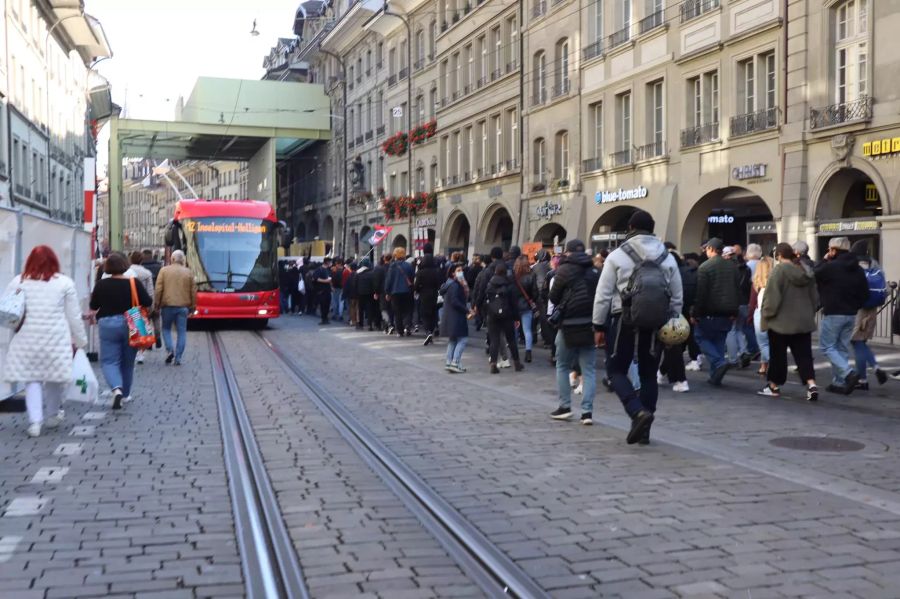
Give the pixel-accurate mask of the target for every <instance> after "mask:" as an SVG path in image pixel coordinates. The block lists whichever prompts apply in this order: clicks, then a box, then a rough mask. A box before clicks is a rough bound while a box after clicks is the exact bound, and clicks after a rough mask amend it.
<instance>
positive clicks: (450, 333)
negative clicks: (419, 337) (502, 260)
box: [439, 264, 469, 373]
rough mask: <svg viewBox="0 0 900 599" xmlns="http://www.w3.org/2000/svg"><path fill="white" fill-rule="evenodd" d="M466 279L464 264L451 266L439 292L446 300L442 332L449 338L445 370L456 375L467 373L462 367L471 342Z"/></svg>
mask: <svg viewBox="0 0 900 599" xmlns="http://www.w3.org/2000/svg"><path fill="white" fill-rule="evenodd" d="M465 277H466V275H465V268H464V266H463V265H462V264H451V265H450V267H449V268H448V269H447V280H446V281H444V284H443V285H441V288H440V291H439V293H440V294H441V297H443V298H444V309H443V310H442V311H441V325H440V331H441V335H443V336H445V337H446V338H447V357H446V359H445V364H444V368H445V369H446V370H447V371H448V372H454V373H463V372H465V371H466V369H465V368H463V365H462V355H463V351H465V349H466V344H467V343H468V341H469V322H468V317H469V313H468V308H467V305H466V300H467V298H468V295H469V285H468V282H467V281H466V278H465Z"/></svg>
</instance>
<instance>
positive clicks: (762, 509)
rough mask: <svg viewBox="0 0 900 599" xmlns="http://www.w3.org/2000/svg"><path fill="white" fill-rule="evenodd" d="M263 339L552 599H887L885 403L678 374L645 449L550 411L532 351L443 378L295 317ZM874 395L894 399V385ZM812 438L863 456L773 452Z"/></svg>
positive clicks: (602, 412)
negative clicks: (677, 385) (806, 395)
mask: <svg viewBox="0 0 900 599" xmlns="http://www.w3.org/2000/svg"><path fill="white" fill-rule="evenodd" d="M272 328H273V329H274V330H272V331H269V332H268V333H267V335H270V336H271V338H272V339H273V340H274V341H276V342H277V343H279V344H281V345H282V346H283V347H284V348H285V349H286V350H288V351H290V352H291V353H293V354H294V355H295V356H296V357H297V359H298V361H299V362H300V364H301V365H302V366H304V367H307V368H308V369H309V370H310V372H311V373H312V374H313V375H314V376H315V377H316V378H317V380H318V381H319V382H320V384H322V385H324V386H325V387H326V388H328V389H329V390H331V391H332V392H333V393H335V394H336V396H337V397H338V398H340V399H341V400H342V401H343V402H344V403H345V404H346V405H347V406H348V407H349V408H350V409H352V410H353V411H354V412H355V413H356V415H357V417H359V418H361V419H362V420H363V421H364V422H366V423H367V425H368V426H369V427H370V428H371V429H372V431H373V432H374V433H376V434H377V435H378V436H379V437H380V438H381V439H382V440H383V441H384V442H385V443H386V444H387V445H388V446H389V447H391V449H393V450H394V451H395V452H396V453H397V454H398V455H400V456H401V457H402V458H403V459H404V460H405V461H406V462H407V463H408V464H409V465H410V466H411V467H413V468H414V469H415V470H416V471H417V472H418V473H419V474H420V475H421V476H422V477H423V478H424V479H425V480H426V481H427V482H428V483H429V484H431V485H432V486H433V487H434V488H435V489H436V490H437V491H438V492H439V493H441V494H442V495H443V496H444V497H445V498H446V499H447V500H448V501H450V502H451V503H452V504H453V505H454V506H455V507H456V508H457V509H458V510H460V511H461V512H462V513H463V514H464V515H466V516H467V517H468V518H469V519H470V520H471V521H472V522H473V524H475V525H476V526H478V527H479V528H480V529H481V531H482V532H483V533H485V534H486V535H487V536H488V537H489V538H490V539H491V540H492V541H493V542H495V543H496V544H498V545H499V546H500V547H501V548H502V549H504V550H505V551H506V552H507V553H508V554H509V555H510V556H511V557H512V558H514V559H515V560H516V561H517V563H518V564H519V565H520V566H521V567H522V568H523V569H524V570H525V571H527V572H528V573H530V574H531V575H532V576H534V577H535V579H536V580H537V581H538V582H539V583H540V584H541V585H542V586H544V587H545V588H546V589H548V591H550V592H551V594H552V595H553V596H554V597H597V596H604V597H606V596H623V597H629V598H631V597H688V596H690V597H693V596H719V597H748V598H750V597H752V598H754V599H758V598H760V597H784V596H788V597H798V596H808V597H866V598H872V597H886V598H887V597H892V598H896V597H897V596H898V595H900V591H898V589H900V495H898V493H897V488H898V480H900V467H898V466H900V464H898V460H897V457H896V452H895V450H894V448H893V447H892V444H893V438H894V437H895V436H896V431H897V430H898V420H897V418H896V417H895V416H894V414H893V413H892V408H891V407H890V406H888V407H887V408H885V409H884V410H882V409H880V408H879V407H878V406H877V405H875V406H869V407H870V408H871V409H870V410H868V411H866V412H861V411H858V410H854V408H853V406H854V405H855V404H856V402H859V403H863V402H866V401H868V400H867V399H866V398H865V397H863V396H862V395H859V396H857V395H854V396H851V397H850V398H839V399H838V398H835V399H834V400H832V399H831V398H830V397H829V396H828V395H827V394H825V395H823V399H822V401H820V402H819V404H818V405H812V404H807V403H805V402H802V403H801V402H797V401H791V400H787V399H783V400H772V399H766V398H761V397H757V396H756V395H754V394H753V391H755V388H756V386H757V385H758V381H757V380H755V379H753V378H752V377H750V376H748V375H746V374H738V375H735V376H734V377H731V378H730V379H727V386H726V387H725V388H723V389H720V390H714V389H711V388H709V387H707V386H705V384H704V383H702V382H701V380H702V377H703V375H704V373H692V374H698V376H696V377H693V378H692V379H691V383H692V392H691V393H689V394H686V395H675V394H673V393H672V392H671V391H668V390H664V391H663V392H662V394H661V400H660V410H659V412H658V415H659V420H658V423H657V424H654V428H653V432H654V439H655V442H654V443H653V444H652V445H651V446H650V447H637V446H635V447H630V446H627V445H626V444H625V443H624V433H623V429H624V428H625V426H626V425H627V421H626V419H625V418H624V416H623V414H622V409H621V406H620V404H619V403H618V401H617V400H615V399H614V398H613V397H612V396H611V395H610V394H609V393H607V392H605V391H603V392H602V393H601V394H600V396H599V397H598V399H597V401H596V403H595V409H594V416H595V421H596V420H599V422H600V424H601V425H600V426H594V427H584V426H581V425H579V424H577V422H571V423H560V422H555V421H552V420H551V419H550V418H549V417H548V414H549V412H550V411H551V410H552V409H553V408H554V407H555V406H556V398H555V382H554V379H553V372H552V371H551V369H550V367H549V365H548V364H547V363H546V357H545V355H544V354H542V353H539V354H538V356H537V357H536V363H534V364H531V365H526V366H527V370H526V371H525V372H524V373H521V374H515V373H512V372H511V371H510V370H504V371H502V373H501V374H500V375H498V376H490V375H488V374H487V360H486V359H485V358H484V353H483V350H482V349H481V348H480V347H478V344H477V343H475V344H473V345H474V346H473V347H470V348H469V349H468V350H467V352H466V356H465V358H464V362H466V363H467V364H466V365H467V366H468V368H469V372H468V373H467V374H465V375H450V374H448V373H446V372H444V371H443V353H444V352H443V350H444V348H443V346H442V340H439V341H438V344H437V345H436V346H434V347H429V348H423V347H422V346H421V337H413V338H412V339H404V340H400V339H398V338H396V337H393V338H388V337H385V336H383V335H380V334H376V333H357V332H355V331H352V330H350V329H349V328H348V327H346V326H339V325H338V326H332V327H329V328H321V329H320V328H317V327H316V325H315V324H313V319H311V318H303V317H288V318H282V319H280V320H279V321H277V322H275V323H273V325H272ZM824 380H825V378H823V381H824ZM889 384H891V383H889ZM893 385H894V386H896V383H893ZM823 386H824V385H823ZM886 389H887V387H886ZM877 393H879V394H884V393H886V394H887V396H886V397H883V398H882V399H881V400H879V401H890V400H891V399H892V397H891V396H893V397H897V394H896V388H895V389H894V391H893V392H891V391H883V390H881V391H878V392H877ZM575 401H576V403H577V401H578V400H577V398H576V400H575ZM898 401H900V398H898ZM882 411H883V412H884V415H881V412H882ZM823 434H827V435H836V436H840V437H843V438H848V439H851V440H856V441H860V442H862V443H864V444H865V448H864V449H863V450H862V451H858V452H853V453H820V452H808V451H797V450H788V449H778V448H776V447H773V446H772V445H771V444H770V443H769V441H770V440H771V439H772V438H773V437H782V436H793V435H823Z"/></svg>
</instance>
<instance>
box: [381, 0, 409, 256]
mask: <svg viewBox="0 0 900 599" xmlns="http://www.w3.org/2000/svg"><path fill="white" fill-rule="evenodd" d="M384 14H385V15H387V16H391V17H397V18H398V19H400V20H401V21H403V24H404V25H405V26H406V69H407V73H406V161H407V166H406V190H407V197H408V198H409V199H410V201H412V197H413V168H412V167H413V155H412V154H413V151H412V142H411V141H410V139H409V136H410V133H411V132H412V42H413V40H412V26H411V25H410V24H409V19H407V18H406V17H405V16H403V15H401V14H400V13H396V12H391V9H390V8H389V7H388V3H387V0H385V2H384ZM410 208H411V207H410ZM407 215H408V216H409V241H407V243H408V244H409V253H410V255H412V254H413V226H412V210H407Z"/></svg>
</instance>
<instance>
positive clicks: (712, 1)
mask: <svg viewBox="0 0 900 599" xmlns="http://www.w3.org/2000/svg"><path fill="white" fill-rule="evenodd" d="M719 3H720V2H719V0H684V2H682V3H681V9H680V10H681V22H682V23H684V22H685V21H690V20H691V19H696V18H697V17H699V16H700V15H703V14H706V13H708V12H709V11H711V10H714V9H716V8H719Z"/></svg>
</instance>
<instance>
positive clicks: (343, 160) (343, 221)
mask: <svg viewBox="0 0 900 599" xmlns="http://www.w3.org/2000/svg"><path fill="white" fill-rule="evenodd" d="M319 52H321V53H322V54H325V55H326V56H331V57H332V58H334V59H335V60H336V61H337V63H338V64H339V65H340V67H341V75H342V76H343V88H342V90H341V101H342V102H343V104H344V108H343V112H344V116H343V121H344V124H343V131H344V134H343V135H342V137H343V138H344V143H343V144H342V148H341V169H342V170H343V171H344V191H343V193H342V194H341V195H342V196H343V198H342V201H343V206H342V207H341V214H342V215H343V218H342V219H341V253H342V254H344V253H346V248H347V211H348V205H349V195H348V193H349V192H348V189H347V186H348V184H349V181H348V179H349V177H348V175H347V67H346V65H345V64H344V59H343V58H341V57H340V56H338V55H337V54H335V53H334V52H332V51H331V50H326V49H325V48H323V47H322V45H321V44H319ZM332 118H333V117H332Z"/></svg>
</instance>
